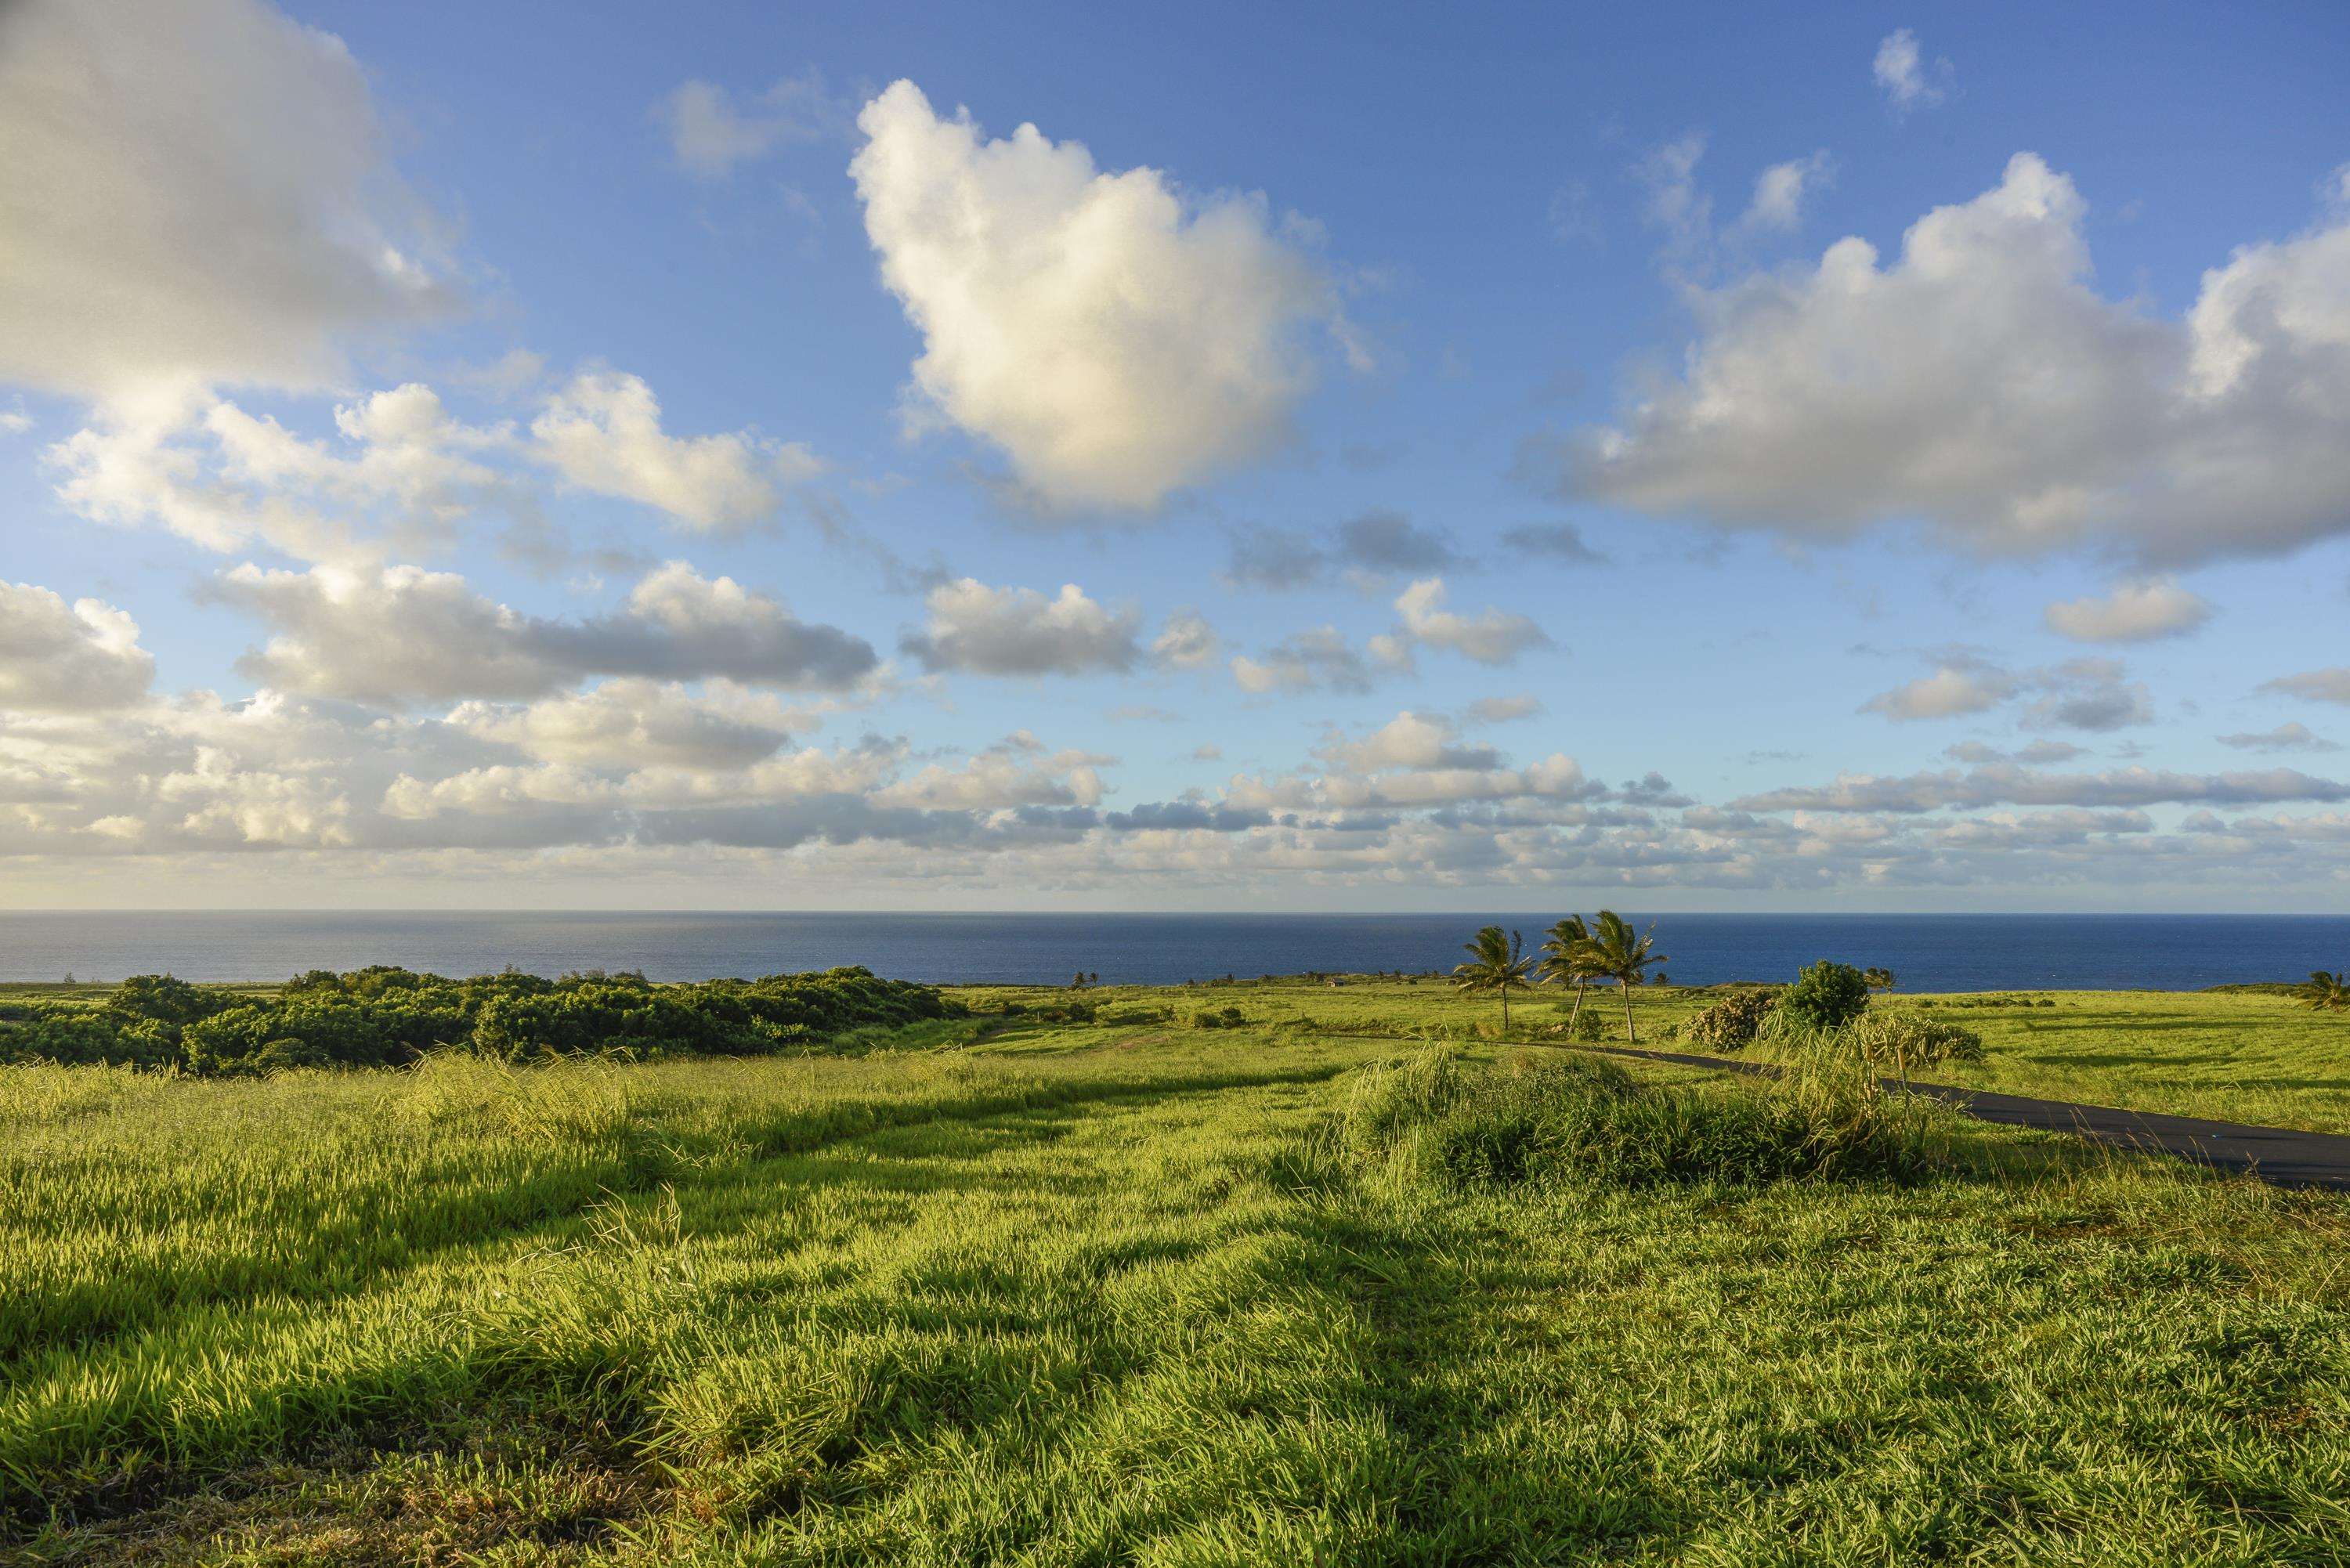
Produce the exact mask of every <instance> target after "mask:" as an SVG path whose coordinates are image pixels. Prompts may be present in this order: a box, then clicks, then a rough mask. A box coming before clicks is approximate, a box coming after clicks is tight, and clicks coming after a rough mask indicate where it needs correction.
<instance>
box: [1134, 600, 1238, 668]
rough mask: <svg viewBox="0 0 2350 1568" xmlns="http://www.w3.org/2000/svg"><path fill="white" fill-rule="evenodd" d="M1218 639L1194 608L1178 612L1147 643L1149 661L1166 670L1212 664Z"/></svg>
mask: <svg viewBox="0 0 2350 1568" xmlns="http://www.w3.org/2000/svg"><path fill="white" fill-rule="evenodd" d="M1221 647H1222V639H1220V638H1218V637H1217V636H1216V628H1214V627H1212V626H1210V625H1209V624H1208V622H1207V618H1206V617H1204V616H1202V615H1201V614H1200V612H1199V611H1198V610H1194V609H1179V610H1177V611H1175V613H1174V614H1172V615H1170V616H1169V617H1168V618H1167V624H1166V625H1165V626H1163V627H1161V628H1159V636H1158V637H1157V639H1154V640H1153V641H1152V643H1151V644H1150V659H1151V662H1152V663H1154V664H1158V665H1160V666H1163V667H1164V668H1166V669H1169V670H1198V669H1201V668H1203V667H1204V666H1207V665H1210V664H1213V663H1214V662H1215V661H1216V653H1217V650H1218V649H1220V648H1221Z"/></svg>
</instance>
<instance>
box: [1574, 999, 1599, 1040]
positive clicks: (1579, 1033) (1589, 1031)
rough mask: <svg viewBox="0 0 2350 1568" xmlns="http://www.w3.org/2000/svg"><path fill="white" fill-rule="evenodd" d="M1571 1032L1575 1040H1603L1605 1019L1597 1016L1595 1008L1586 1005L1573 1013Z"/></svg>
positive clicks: (1597, 1012) (1597, 1011)
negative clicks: (1573, 1020)
mask: <svg viewBox="0 0 2350 1568" xmlns="http://www.w3.org/2000/svg"><path fill="white" fill-rule="evenodd" d="M1572 1033H1574V1035H1575V1038H1576V1039H1577V1040H1605V1039H1607V1020H1606V1019H1604V1018H1602V1017H1600V1016H1599V1010H1598V1009H1597V1008H1596V1007H1586V1008H1585V1009H1584V1010H1583V1011H1582V1012H1578V1013H1576V1014H1575V1028H1574V1030H1573V1031H1572Z"/></svg>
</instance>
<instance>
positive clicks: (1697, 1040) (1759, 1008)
mask: <svg viewBox="0 0 2350 1568" xmlns="http://www.w3.org/2000/svg"><path fill="white" fill-rule="evenodd" d="M1780 995H1781V992H1778V991H1777V990H1775V989H1773V990H1768V991H1739V992H1731V994H1730V995H1729V996H1727V997H1724V998H1723V999H1722V1000H1721V1001H1720V1002H1715V1003H1714V1004H1713V1005H1712V1006H1711V1007H1709V1008H1707V1009H1706V1010H1705V1011H1704V1012H1700V1013H1697V1014H1696V1015H1694V1016H1693V1017H1691V1018H1690V1020H1689V1021H1688V1022H1687V1023H1683V1024H1682V1025H1681V1031H1680V1038H1681V1039H1683V1040H1684V1041H1687V1042H1688V1043H1689V1044H1692V1045H1695V1046H1697V1047H1699V1048H1700V1049H1701V1050H1706V1051H1723V1052H1728V1051H1743V1050H1745V1049H1746V1048H1747V1047H1748V1046H1749V1045H1752V1044H1754V1034H1755V1032H1756V1031H1757V1030H1759V1029H1761V1028H1762V1027H1763V1020H1764V1019H1765V1018H1768V1017H1769V1016H1771V1010H1772V1009H1773V1008H1774V1007H1776V1006H1778V1005H1779V997H1780Z"/></svg>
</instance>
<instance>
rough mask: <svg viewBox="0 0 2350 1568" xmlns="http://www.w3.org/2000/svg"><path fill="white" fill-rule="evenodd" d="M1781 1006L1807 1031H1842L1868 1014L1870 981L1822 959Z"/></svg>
mask: <svg viewBox="0 0 2350 1568" xmlns="http://www.w3.org/2000/svg"><path fill="white" fill-rule="evenodd" d="M1779 1006H1780V1008H1781V1009H1782V1010H1783V1012H1785V1013H1786V1015H1787V1016H1788V1018H1789V1019H1790V1020H1792V1021H1793V1022H1794V1023H1799V1024H1802V1025H1804V1026H1805V1027H1807V1028H1812V1029H1840V1028H1842V1027H1843V1026H1844V1025H1846V1024H1847V1023H1851V1022H1852V1021H1853V1020H1854V1019H1856V1018H1857V1017H1859V1016H1860V1015H1861V1014H1862V1013H1864V1012H1867V1011H1868V981H1866V980H1864V979H1862V978H1861V973H1860V971H1858V970H1856V969H1855V968H1853V967H1852V965H1850V964H1848V963H1836V962H1834V961H1830V960H1827V959H1822V960H1821V961H1819V962H1817V963H1815V964H1814V965H1812V966H1811V967H1810V968H1809V969H1807V970H1805V971H1804V972H1803V973H1801V974H1799V975H1797V976H1796V977H1795V983H1794V985H1792V986H1790V987H1788V988H1787V994H1786V995H1785V996H1784V997H1783V998H1782V999H1781V1000H1780V1002H1779Z"/></svg>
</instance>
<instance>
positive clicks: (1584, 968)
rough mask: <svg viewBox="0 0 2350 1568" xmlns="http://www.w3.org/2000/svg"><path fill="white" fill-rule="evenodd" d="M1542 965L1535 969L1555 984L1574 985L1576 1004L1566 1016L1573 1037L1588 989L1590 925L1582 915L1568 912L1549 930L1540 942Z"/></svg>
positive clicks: (1589, 979)
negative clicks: (1584, 920)
mask: <svg viewBox="0 0 2350 1568" xmlns="http://www.w3.org/2000/svg"><path fill="white" fill-rule="evenodd" d="M1542 950H1543V958H1542V966H1541V968H1540V969H1538V970H1537V971H1535V972H1536V973H1538V974H1540V975H1541V976H1542V977H1543V978H1544V980H1547V981H1551V982H1552V983H1553V984H1555V985H1571V986H1573V987H1575V1006H1574V1008H1573V1009H1572V1010H1571V1011H1569V1012H1568V1013H1567V1015H1566V1033H1567V1037H1568V1038H1569V1039H1572V1038H1574V1036H1575V1020H1576V1019H1578V1018H1580V1017H1582V1016H1583V993H1584V992H1586V991H1588V990H1590V989H1591V981H1592V977H1593V975H1594V973H1595V972H1596V971H1593V969H1592V968H1591V928H1590V927H1589V926H1586V925H1585V924H1584V923H1583V917H1582V916H1581V915H1569V916H1567V918H1566V919H1563V920H1561V921H1560V922H1559V923H1558V924H1556V925H1555V926H1553V927H1552V928H1551V929H1550V940H1548V941H1546V942H1544V943H1543V947H1542Z"/></svg>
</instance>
